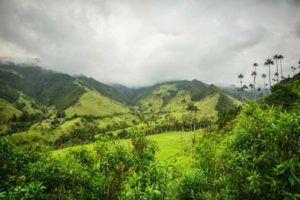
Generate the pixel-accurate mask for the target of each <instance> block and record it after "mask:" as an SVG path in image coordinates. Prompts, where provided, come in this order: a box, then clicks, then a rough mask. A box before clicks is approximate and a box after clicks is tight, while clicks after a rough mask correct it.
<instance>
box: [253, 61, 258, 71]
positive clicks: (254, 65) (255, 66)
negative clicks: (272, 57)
mask: <svg viewBox="0 0 300 200" xmlns="http://www.w3.org/2000/svg"><path fill="white" fill-rule="evenodd" d="M253 67H254V71H255V72H256V68H257V67H258V64H257V63H256V62H255V63H253Z"/></svg>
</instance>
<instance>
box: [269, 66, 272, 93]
mask: <svg viewBox="0 0 300 200" xmlns="http://www.w3.org/2000/svg"><path fill="white" fill-rule="evenodd" d="M271 86H272V85H271V66H270V65H269V87H270V91H271Z"/></svg>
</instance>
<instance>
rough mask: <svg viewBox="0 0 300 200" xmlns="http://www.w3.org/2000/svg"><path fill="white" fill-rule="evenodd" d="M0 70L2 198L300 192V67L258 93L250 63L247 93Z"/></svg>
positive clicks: (294, 195)
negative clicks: (138, 85)
mask: <svg viewBox="0 0 300 200" xmlns="http://www.w3.org/2000/svg"><path fill="white" fill-rule="evenodd" d="M270 62H271V61H270ZM270 62H268V64H267V66H268V67H269V66H270V65H271V64H270ZM32 70H33V71H35V73H37V74H38V75H37V76H36V77H33V75H32V74H31V73H29V71H30V72H33V71H32ZM2 72H3V73H2ZM3 74H5V75H9V76H4V75H3ZM0 75H1V77H0V81H4V83H5V86H3V87H1V88H0V95H2V96H0V97H1V98H0V109H1V110H0V111H1V112H0V114H1V121H0V122H1V124H0V128H1V129H3V130H6V133H8V136H5V137H1V138H0V161H1V162H0V199H300V116H299V109H300V107H299V106H300V101H299V99H300V98H299V95H300V89H299V86H300V84H299V78H300V74H296V75H294V76H293V77H289V78H284V79H283V78H282V80H281V81H280V82H279V78H278V83H277V84H275V85H273V86H272V87H270V90H271V93H270V94H269V95H267V96H265V97H264V98H262V99H260V98H261V97H259V93H257V94H256V92H258V89H257V88H256V84H255V81H256V74H255V73H253V77H254V83H253V84H252V88H251V97H252V98H253V100H254V102H252V101H247V102H246V99H245V96H246V95H245V91H244V90H245V88H244V86H243V85H242V84H241V88H240V89H241V90H239V91H238V92H239V94H240V99H242V100H243V101H245V102H243V103H242V102H240V101H238V100H237V99H235V98H234V97H232V96H230V95H229V94H228V93H226V92H225V91H223V90H220V89H219V88H217V87H215V86H213V85H206V84H204V83H202V82H200V81H197V80H193V81H171V82H167V83H160V84H157V85H154V86H152V87H147V88H143V89H132V90H131V89H129V88H127V89H124V88H122V86H106V85H105V84H102V83H99V82H97V81H95V80H93V79H89V78H85V77H79V78H75V77H71V76H68V75H62V74H57V73H55V72H49V71H43V70H42V69H41V68H38V67H36V68H33V69H31V68H30V67H26V66H25V67H20V66H14V65H12V66H6V65H4V66H1V74H0ZM26 77H27V78H28V77H30V78H32V79H33V83H35V84H39V85H37V86H33V85H31V84H29V83H28V80H29V79H27V78H26ZM242 77H243V76H239V78H240V79H241V80H242ZM45 80H46V81H45ZM6 81H7V82H6ZM39 81H40V82H39ZM275 81H276V79H275ZM33 83H32V84H33ZM50 85H51V86H50ZM46 88H49V90H47V89H46ZM123 89H124V90H123ZM55 90H58V91H59V92H62V93H67V95H61V94H60V95H58V96H57V97H56V96H55ZM37 91H40V92H37ZM121 91H122V92H121ZM56 92H57V91H56ZM266 92H269V91H268V90H266V91H264V93H262V95H266ZM236 95H237V94H236ZM64 98H67V100H66V99H64ZM259 99H260V100H259ZM255 101H257V103H256V102H255ZM199 129H200V130H199ZM197 130H198V131H197ZM167 131H176V135H175V133H174V132H169V133H168V134H166V133H165V132H167ZM16 132H18V133H16ZM153 134H157V135H153ZM187 136H188V137H187ZM151 138H152V139H151ZM153 138H155V139H153ZM174 138H176V141H175V140H174ZM154 141H156V143H155V142H154ZM129 143H130V145H126V144H129ZM66 147H68V148H66ZM158 147H159V148H158ZM62 148H66V149H62ZM54 150H55V151H54ZM179 150H180V151H179ZM162 152H163V154H166V155H162ZM170 152H171V153H170ZM170 154H172V156H170ZM162 157H163V159H162ZM180 162H181V165H180V164H178V163H180ZM184 162H185V164H182V163H184ZM186 163H188V165H187V164H186Z"/></svg>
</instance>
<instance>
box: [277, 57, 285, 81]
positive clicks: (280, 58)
mask: <svg viewBox="0 0 300 200" xmlns="http://www.w3.org/2000/svg"><path fill="white" fill-rule="evenodd" d="M283 58H284V57H283V55H281V54H279V55H278V58H277V59H279V61H280V78H281V79H283V77H284V76H283V73H282V59H283Z"/></svg>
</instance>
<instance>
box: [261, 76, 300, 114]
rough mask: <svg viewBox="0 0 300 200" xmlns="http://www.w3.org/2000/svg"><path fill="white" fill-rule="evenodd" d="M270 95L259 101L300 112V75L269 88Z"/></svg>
mask: <svg viewBox="0 0 300 200" xmlns="http://www.w3.org/2000/svg"><path fill="white" fill-rule="evenodd" d="M271 91H272V92H271V94H270V95H268V96H266V97H265V98H264V99H262V100H261V102H263V103H267V104H269V105H272V106H280V107H282V108H283V109H286V110H294V111H296V112H299V111H300V73H298V74H296V75H295V76H293V77H292V78H287V79H285V80H282V81H281V82H279V83H278V84H276V85H274V86H273V87H272V88H271Z"/></svg>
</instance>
